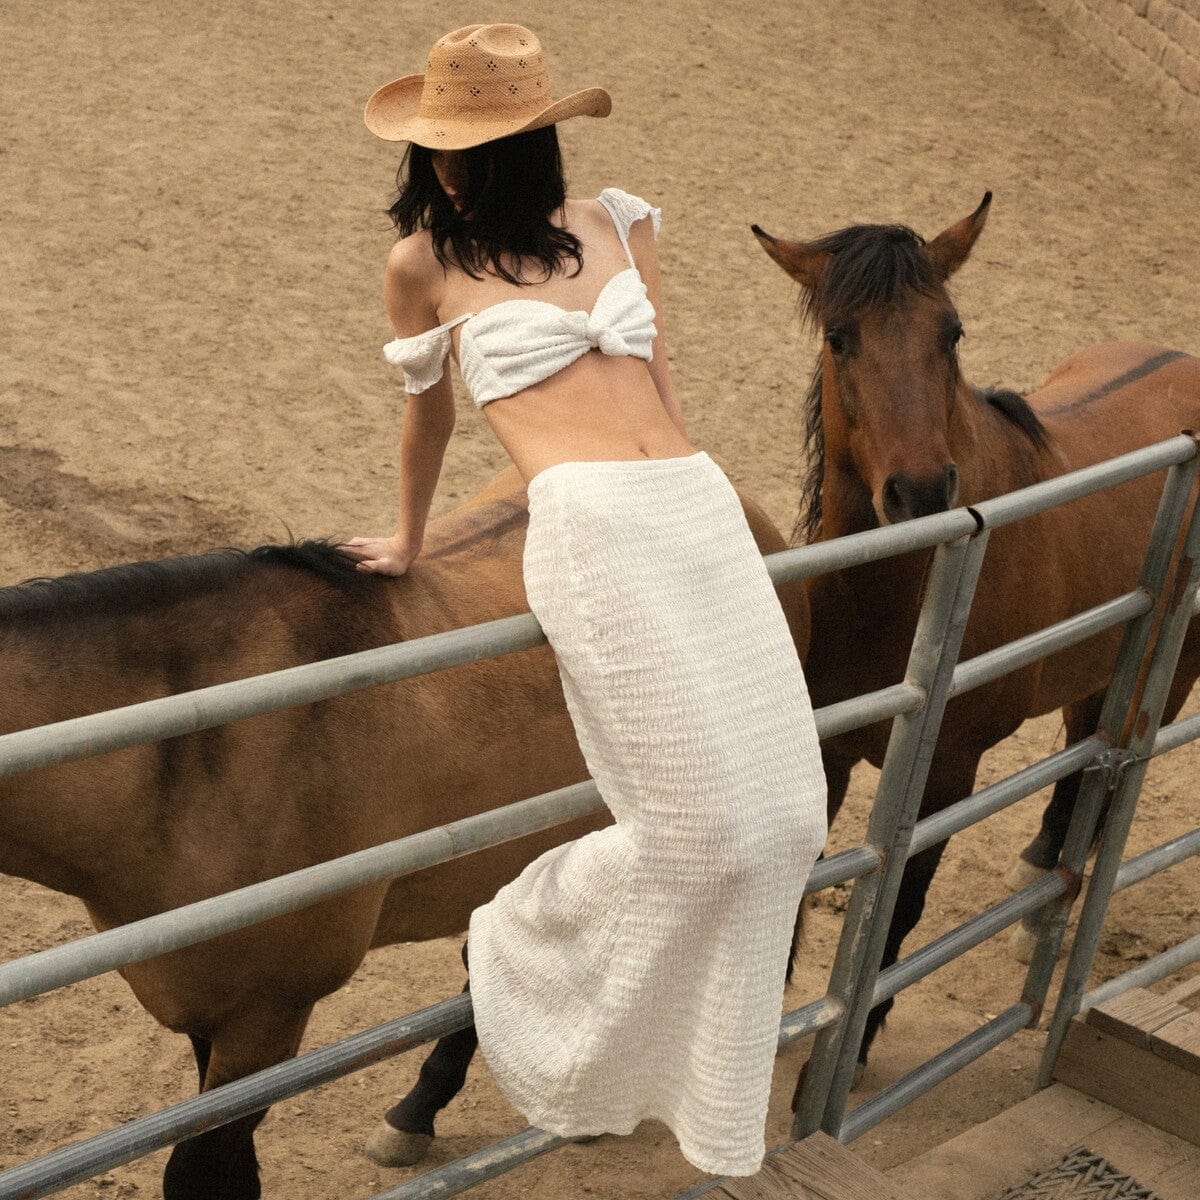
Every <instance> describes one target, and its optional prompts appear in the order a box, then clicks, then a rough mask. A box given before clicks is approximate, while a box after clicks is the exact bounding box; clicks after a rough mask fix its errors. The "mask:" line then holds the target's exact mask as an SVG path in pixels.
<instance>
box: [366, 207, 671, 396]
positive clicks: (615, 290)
mask: <svg viewBox="0 0 1200 1200" xmlns="http://www.w3.org/2000/svg"><path fill="white" fill-rule="evenodd" d="M599 200H600V203H601V204H603V205H604V207H605V208H606V209H607V210H608V213H609V215H610V216H611V217H612V219H613V223H614V224H615V225H616V227H617V233H618V235H619V236H620V239H621V245H622V246H624V247H625V254H626V257H627V258H628V259H629V266H628V267H627V268H626V269H625V270H623V271H619V272H618V273H617V274H616V275H614V276H612V278H610V279H609V280H608V282H607V283H605V285H604V287H603V288H601V289H600V294H599V295H598V296H597V297H596V301H595V303H594V304H593V306H592V309H591V311H590V312H588V311H586V310H584V309H579V310H568V309H565V308H563V307H562V306H561V305H558V304H550V303H548V302H547V301H545V300H526V299H519V300H502V301H500V302H499V303H497V304H490V305H488V307H487V308H483V309H480V310H479V312H475V313H463V314H462V315H461V316H458V317H455V318H454V319H453V320H452V321H447V322H446V323H445V324H444V325H439V326H437V328H436V329H428V330H426V331H425V332H424V333H419V334H417V335H415V336H414V337H408V338H395V339H393V340H392V341H390V342H388V344H387V345H386V346H384V348H383V353H384V355H385V356H386V358H387V360H388V362H390V363H391V364H392V365H393V366H397V367H400V368H401V370H402V371H403V372H404V386H405V389H406V390H407V391H409V392H411V393H413V394H417V393H419V392H423V391H425V389H426V388H430V387H432V386H433V385H434V384H435V383H437V381H438V380H439V379H441V377H442V371H443V369H444V364H445V361H446V356H447V355H448V354H449V353H450V346H451V342H450V331H451V330H452V329H454V328H455V327H456V326H458V325H461V326H462V327H463V331H462V336H461V338H460V340H459V347H458V350H459V365H460V368H461V370H462V377H463V382H464V383H465V384H466V385H467V390H468V391H469V392H470V393H471V399H472V400H473V401H474V402H475V404H476V406H477V407H479V408H482V407H483V406H484V405H485V404H487V403H488V401H490V400H499V399H500V398H501V397H502V396H511V395H513V394H514V393H516V392H519V391H521V390H522V389H524V388H527V387H531V386H532V385H533V384H535V383H540V382H541V381H542V380H543V379H546V378H547V377H549V376H550V375H553V374H554V373H555V372H556V371H561V370H562V369H563V367H566V366H569V365H570V364H571V363H573V362H574V361H575V360H576V359H577V358H580V357H581V356H582V355H584V354H586V353H587V352H588V351H589V350H599V351H600V352H601V353H602V354H611V355H632V356H634V357H635V358H643V359H645V360H646V361H647V362H649V361H650V360H651V358H652V357H653V349H652V346H651V343H652V342H653V341H654V337H655V334H656V332H657V330H656V329H655V327H654V317H655V312H654V305H653V304H651V303H650V300H649V297H648V296H647V294H646V284H645V283H644V281H643V280H642V277H641V274H640V273H639V272H638V269H637V267H636V266H635V265H634V262H633V255H632V253H630V250H629V240H628V237H629V228H630V226H631V225H632V224H633V223H634V221H636V220H639V219H640V218H641V217H644V216H646V215H647V214H650V216H651V219H652V221H653V225H654V236H655V237H657V236H658V230H659V226H660V224H661V222H662V210H661V209H658V208H654V207H653V206H652V205H650V204H647V203H646V201H645V200H643V199H641V197H639V196H633V195H631V194H630V193H629V192H623V191H621V189H620V188H605V189H604V191H602V192H601V193H600V196H599Z"/></svg>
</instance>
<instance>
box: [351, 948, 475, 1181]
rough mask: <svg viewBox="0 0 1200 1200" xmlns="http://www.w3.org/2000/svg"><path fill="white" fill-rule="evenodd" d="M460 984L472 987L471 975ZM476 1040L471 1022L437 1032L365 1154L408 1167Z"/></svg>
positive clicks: (462, 1075) (454, 1089)
mask: <svg viewBox="0 0 1200 1200" xmlns="http://www.w3.org/2000/svg"><path fill="white" fill-rule="evenodd" d="M462 960H463V966H464V967H466V966H467V943H466V941H464V942H463V945H462ZM462 990H463V991H464V992H468V991H470V990H471V981H470V979H468V980H467V982H466V983H464V984H463V986H462ZM478 1043H479V1039H478V1036H477V1035H476V1033H475V1026H474V1025H468V1026H467V1027H466V1029H459V1030H457V1031H456V1032H454V1033H448V1034H446V1035H445V1036H444V1037H440V1038H438V1040H437V1044H436V1045H435V1046H434V1048H433V1050H432V1052H431V1053H430V1055H429V1057H428V1058H426V1060H425V1061H424V1062H423V1063H422V1064H421V1070H420V1072H419V1073H418V1075H417V1082H416V1083H415V1084H413V1086H412V1089H411V1090H410V1091H409V1092H408V1094H407V1095H406V1096H404V1098H403V1099H402V1100H401V1101H400V1103H399V1104H396V1105H393V1107H391V1108H389V1109H388V1110H387V1112H386V1113H385V1114H384V1117H383V1122H382V1123H381V1124H380V1125H379V1127H378V1128H377V1129H376V1130H375V1132H374V1133H373V1134H372V1135H371V1139H370V1141H368V1142H367V1145H366V1155H367V1157H368V1158H369V1159H371V1160H372V1161H373V1162H377V1163H379V1165H380V1166H383V1167H409V1166H412V1165H413V1163H418V1162H420V1161H421V1159H423V1158H424V1157H425V1155H426V1154H427V1153H428V1151H429V1146H430V1144H431V1143H432V1141H433V1138H434V1129H433V1121H434V1118H435V1117H436V1116H437V1114H438V1112H440V1111H441V1109H443V1108H445V1107H446V1105H447V1104H449V1103H450V1101H451V1100H453V1099H454V1097H455V1096H457V1095H458V1093H459V1092H460V1091H461V1090H462V1086H463V1083H464V1082H465V1081H466V1078H467V1067H468V1066H470V1063H471V1057H472V1055H474V1053H475V1047H476V1046H477V1045H478Z"/></svg>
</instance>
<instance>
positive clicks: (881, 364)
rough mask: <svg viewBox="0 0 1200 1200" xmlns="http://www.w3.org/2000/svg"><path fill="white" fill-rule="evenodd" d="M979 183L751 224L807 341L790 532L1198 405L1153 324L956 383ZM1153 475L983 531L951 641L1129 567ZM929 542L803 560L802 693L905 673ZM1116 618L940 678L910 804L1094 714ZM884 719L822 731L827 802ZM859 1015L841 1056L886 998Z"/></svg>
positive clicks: (823, 536) (879, 508) (865, 754)
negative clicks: (999, 751)
mask: <svg viewBox="0 0 1200 1200" xmlns="http://www.w3.org/2000/svg"><path fill="white" fill-rule="evenodd" d="M990 201H991V193H990V192H989V193H988V194H987V195H986V196H985V197H984V199H983V203H982V204H980V206H979V208H978V209H976V211H975V212H973V213H972V214H971V215H970V216H969V217H966V218H964V219H963V220H961V221H959V222H957V223H956V224H954V225H951V226H950V227H949V228H948V229H946V230H945V231H944V232H943V233H941V234H940V235H939V236H938V237H936V238H934V239H933V240H932V241H930V242H928V243H927V242H925V241H924V240H923V239H922V238H921V237H920V236H919V235H918V234H916V233H914V232H913V231H912V230H911V229H909V228H907V227H905V226H897V225H858V226H853V227H850V228H847V229H843V230H840V231H838V232H837V233H833V234H830V235H828V236H825V237H822V238H820V239H819V240H816V241H812V242H799V241H788V240H785V239H782V238H775V237H771V236H770V235H769V234H766V233H764V232H763V231H762V230H761V229H759V228H758V226H751V228H752V230H753V231H754V233H755V234H756V236H757V237H758V239H759V241H760V243H761V244H762V246H763V248H764V249H765V250H766V252H767V253H768V254H769V255H770V256H771V258H772V259H774V261H775V262H776V263H778V264H779V265H780V266H781V267H782V268H783V269H784V270H785V271H786V272H787V273H788V274H789V275H790V276H791V277H792V278H793V279H795V280H797V281H798V282H799V283H800V284H801V286H802V288H803V300H804V305H805V316H806V318H807V319H808V321H809V322H810V323H811V324H812V325H814V326H816V327H817V328H818V329H819V330H820V333H821V335H822V339H823V343H822V347H821V351H820V354H819V357H818V360H817V365H816V370H815V373H814V376H813V380H812V385H811V387H810V389H809V392H808V399H807V433H808V441H809V449H810V451H811V454H812V467H811V474H810V476H809V482H808V487H807V489H806V501H807V503H806V506H805V509H804V511H802V513H801V515H800V519H799V520H798V522H797V525H796V529H795V530H794V531H793V534H792V540H793V542H797V541H799V540H801V538H802V537H803V536H804V535H807V537H808V540H810V541H814V540H815V541H824V540H827V539H829V538H836V537H839V536H841V535H843V534H847V533H854V532H856V531H859V530H864V529H869V528H872V527H874V526H878V525H883V524H888V523H890V522H895V521H904V520H908V519H910V518H912V517H917V516H921V515H923V514H927V513H934V512H941V511H944V510H945V509H948V508H950V507H952V506H955V505H963V504H967V505H969V504H975V503H977V502H979V501H981V500H984V499H986V498H988V497H991V496H995V495H998V494H1000V493H1003V492H1008V491H1012V490H1013V489H1016V488H1020V487H1024V486H1026V485H1028V484H1032V483H1036V482H1037V481H1039V480H1043V479H1048V478H1050V477H1051V476H1054V475H1059V474H1062V473H1064V472H1066V471H1069V470H1074V469H1076V468H1079V467H1084V466H1087V465H1089V464H1091V463H1096V462H1100V461H1101V460H1103V459H1106V458H1111V457H1113V456H1115V455H1118V454H1121V453H1124V452H1126V451H1130V450H1134V449H1136V448H1138V447H1140V446H1144V445H1147V444H1149V443H1152V442H1156V441H1160V440H1162V439H1164V438H1167V437H1171V436H1173V435H1175V434H1177V433H1179V431H1180V430H1181V428H1184V427H1190V428H1197V427H1200V360H1198V359H1196V358H1194V357H1190V356H1189V355H1187V354H1184V353H1181V352H1179V351H1177V350H1171V349H1168V348H1166V347H1163V346H1160V345H1156V344H1154V343H1150V342H1117V343H1109V344H1105V345H1100V346H1094V347H1092V348H1090V349H1087V350H1082V351H1080V352H1079V353H1077V354H1075V355H1073V356H1072V357H1071V358H1069V359H1067V360H1066V361H1065V362H1063V363H1062V364H1061V365H1060V366H1058V367H1057V368H1055V370H1054V371H1053V372H1052V373H1051V375H1050V377H1049V378H1048V379H1047V380H1046V382H1045V383H1044V384H1043V385H1042V386H1041V387H1040V388H1038V389H1037V391H1035V392H1033V393H1032V394H1031V395H1029V396H1028V397H1024V398H1023V397H1021V396H1019V395H1016V394H1015V393H1013V392H1009V391H984V390H981V389H979V388H976V387H973V386H971V385H970V384H969V383H967V381H966V380H965V379H964V378H963V376H962V372H961V371H960V369H959V362H958V355H957V352H956V347H957V344H958V341H959V338H960V337H961V336H962V332H963V330H962V324H961V323H960V321H959V318H958V314H957V313H956V312H955V309H954V306H953V304H952V303H951V301H950V297H949V295H948V294H947V291H946V281H947V280H948V279H949V277H950V276H951V275H952V274H953V273H954V271H955V270H957V269H958V267H960V266H961V265H962V264H963V262H964V261H965V260H966V258H967V256H968V255H969V253H970V251H971V248H972V246H973V245H974V243H975V240H976V238H977V237H978V236H979V234H980V231H981V230H982V229H983V226H984V222H985V220H986V217H987V212H988V207H989V204H990ZM1160 489H1161V477H1159V476H1152V477H1149V478H1145V479H1141V480H1136V481H1133V482H1130V483H1127V484H1125V485H1122V486H1121V487H1119V488H1116V489H1114V490H1110V491H1106V492H1103V493H1101V494H1099V495H1095V496H1092V497H1090V498H1088V499H1084V500H1079V501H1076V502H1074V503H1072V504H1069V505H1066V506H1064V507H1061V508H1057V509H1054V510H1052V511H1050V512H1047V513H1045V514H1043V515H1041V516H1038V517H1034V518H1030V519H1028V520H1025V521H1021V522H1018V523H1016V524H1015V525H1013V526H1007V527H1004V528H1001V529H999V530H997V531H996V532H994V533H993V534H992V536H991V540H990V544H989V548H988V552H987V557H986V560H985V565H984V567H983V573H982V576H981V578H980V580H979V585H978V590H977V592H976V598H975V603H974V608H973V610H972V614H971V619H970V622H969V624H968V626H967V630H966V636H965V640H964V642H963V647H962V656H963V657H964V658H967V657H971V656H974V655H977V654H980V653H982V652H983V651H986V650H989V649H991V648H993V647H995V646H999V645H1001V644H1003V643H1005V642H1009V641H1012V640H1013V639H1014V638H1018V637H1021V636H1022V635H1024V634H1027V633H1030V632H1032V631H1033V630H1036V629H1038V628H1040V627H1043V626H1046V625H1049V624H1051V623H1053V622H1056V621H1060V620H1062V619H1063V618H1065V617H1067V616H1069V615H1071V614H1072V613H1077V612H1079V611H1081V610H1083V609H1086V608H1089V607H1091V606H1093V605H1096V604H1098V603H1100V602H1102V601H1103V600H1105V599H1108V598H1110V597H1112V596H1114V595H1116V594H1119V593H1122V592H1125V591H1128V590H1130V589H1132V588H1133V587H1134V586H1136V582H1137V578H1138V571H1139V567H1140V564H1141V559H1142V556H1143V553H1144V551H1145V546H1146V542H1147V537H1148V534H1149V531H1150V527H1151V524H1152V522H1153V518H1154V514H1155V511H1156V507H1157V501H1158V494H1159V491H1160ZM930 555H931V552H929V551H925V552H921V553H917V554H909V555H905V556H903V557H900V558H891V559H887V560H885V561H883V562H877V563H870V564H867V565H864V566H860V567H855V568H853V569H850V570H845V571H839V572H836V573H833V574H830V575H827V576H822V577H820V578H817V579H813V580H812V581H811V583H810V587H809V600H810V603H811V605H812V629H813V632H812V644H811V649H810V651H809V656H808V659H807V661H806V672H807V675H808V678H809V682H810V688H811V692H812V698H813V703H814V704H816V705H826V704H832V703H834V702H836V701H839V700H844V699H846V698H848V697H850V696H854V695H857V694H859V693H862V692H866V691H871V690H873V689H876V688H880V687H883V686H885V685H888V684H892V683H895V682H896V681H898V680H899V679H902V678H903V676H904V671H905V664H906V659H907V655H908V649H909V646H910V644H911V642H912V636H913V632H914V629H915V625H916V618H917V610H918V606H919V603H920V600H921V593H922V584H923V580H924V579H925V576H926V571H927V568H928V565H929V560H930ZM1198 634H1200V629H1198V628H1197V627H1195V626H1193V629H1192V631H1191V632H1190V633H1189V635H1188V638H1187V641H1186V644H1185V645H1184V648H1183V653H1182V656H1181V659H1180V663H1179V669H1178V673H1177V676H1176V680H1175V684H1174V686H1173V689H1172V691H1171V695H1170V698H1169V700H1168V702H1167V712H1166V717H1165V719H1166V720H1170V719H1172V718H1173V717H1174V715H1175V714H1176V713H1177V712H1178V711H1179V708H1180V706H1181V705H1182V704H1183V702H1184V700H1185V698H1186V696H1187V693H1188V691H1189V689H1190V688H1191V686H1192V683H1193V681H1194V680H1195V679H1196V677H1197V675H1198V674H1200V636H1198ZM1119 639H1120V630H1119V629H1117V630H1111V631H1109V632H1108V633H1107V634H1105V635H1104V636H1102V637H1100V638H1098V639H1092V640H1090V641H1087V642H1085V643H1083V644H1082V645H1080V646H1077V647H1075V648H1073V649H1069V650H1064V651H1061V652H1059V653H1057V654H1054V655H1052V656H1051V657H1050V658H1048V659H1046V660H1044V661H1042V662H1039V663H1036V664H1034V665H1032V666H1029V667H1026V668H1024V669H1022V670H1019V671H1016V672H1013V673H1012V674H1010V675H1007V676H1005V677H1003V678H1001V679H999V680H997V681H995V682H994V683H992V684H989V685H987V686H986V687H981V688H978V689H976V690H975V691H972V692H969V693H967V694H965V695H963V696H959V697H956V698H954V699H952V700H951V701H950V703H949V705H948V707H947V709H946V713H945V719H944V721H943V724H942V729H941V735H940V738H939V740H938V745H937V751H936V754H935V756H934V759H933V764H932V768H931V770H930V773H929V778H928V783H927V785H926V789H925V795H924V800H923V803H922V808H921V813H922V815H928V814H929V813H933V812H937V811H938V810H940V809H942V808H945V807H946V806H947V805H949V804H952V803H954V802H955V801H956V800H960V799H962V798H963V797H965V796H968V795H970V794H971V792H972V789H973V786H974V781H975V773H976V769H977V767H978V765H979V759H980V756H981V755H982V754H983V752H984V751H985V750H987V749H988V747H990V746H994V745H995V744H996V743H997V742H999V741H1001V740H1002V739H1003V738H1006V737H1008V736H1009V734H1011V733H1012V732H1013V731H1014V730H1016V729H1017V727H1018V726H1019V725H1020V724H1021V722H1022V721H1024V720H1026V719H1027V718H1029V717H1034V716H1037V715H1039V714H1041V713H1047V712H1051V711H1052V710H1054V709H1057V708H1061V709H1062V710H1063V713H1064V716H1065V719H1066V728H1067V736H1068V739H1069V740H1070V741H1075V740H1077V739H1079V738H1082V737H1085V736H1088V735H1090V734H1091V733H1093V732H1094V731H1095V728H1096V724H1097V721H1098V718H1099V709H1100V703H1101V700H1102V697H1103V693H1104V689H1105V686H1106V684H1107V682H1108V679H1109V675H1110V673H1111V668H1112V663H1113V659H1114V657H1115V653H1116V647H1117V644H1118V642H1119ZM887 736H888V725H887V723H880V724H876V725H873V726H871V727H869V728H866V729H861V730H858V731H855V732H853V733H847V734H844V735H841V736H839V737H836V738H832V739H830V740H829V741H827V742H826V743H825V744H824V746H823V751H824V759H825V771H826V776H827V778H828V781H829V803H830V816H831V819H832V816H833V815H834V814H835V813H836V812H837V810H838V808H839V807H840V806H841V803H842V800H843V799H844V797H845V793H846V787H847V784H848V782H849V777H850V771H851V768H852V767H853V766H854V765H855V763H857V762H858V761H860V760H861V759H864V758H865V759H867V760H868V761H869V762H871V763H873V764H874V765H875V766H879V765H880V764H881V763H882V761H883V754H884V748H885V745H886V741H887ZM1079 783H1080V776H1079V775H1078V774H1077V775H1076V776H1074V777H1072V778H1069V779H1064V780H1063V781H1062V782H1061V783H1059V785H1058V786H1057V787H1056V789H1055V794H1054V799H1053V801H1052V804H1051V807H1050V810H1048V817H1047V821H1046V828H1045V829H1044V830H1043V832H1042V834H1040V835H1039V838H1038V840H1036V841H1035V842H1034V843H1033V844H1032V845H1031V846H1030V847H1029V848H1027V849H1026V850H1025V851H1024V852H1023V857H1024V858H1025V859H1026V860H1027V861H1028V862H1030V863H1033V864H1036V865H1037V866H1043V867H1044V866H1053V865H1054V863H1055V862H1056V861H1057V858H1058V854H1059V851H1060V849H1061V845H1062V837H1063V832H1064V830H1065V824H1064V822H1063V820H1062V817H1063V814H1066V815H1067V816H1069V814H1070V810H1071V807H1072V806H1073V802H1074V798H1075V794H1076V793H1077V791H1078V788H1079ZM944 849H945V843H944V842H943V843H942V844H940V845H937V846H933V847H930V848H929V849H928V850H926V851H924V852H922V853H920V854H917V855H915V856H914V857H913V858H912V859H911V861H910V862H909V863H908V865H907V868H906V870H905V873H904V879H903V883H902V887H901V892H900V896H899V898H898V901H897V905H896V911H895V915H894V918H893V921H892V926H891V929H890V932H889V936H888V939H887V944H886V949H885V952H884V958H883V966H885V967H886V966H889V965H890V964H892V963H894V962H895V961H896V959H897V957H898V955H899V951H900V946H901V944H902V942H903V940H904V938H905V937H906V936H907V935H908V933H909V932H910V931H911V930H912V929H913V927H914V926H915V925H916V923H917V921H918V919H919V918H920V915H921V911H922V908H923V906H924V902H925V894H926V891H927V890H928V887H929V884H930V881H931V879H932V878H933V874H934V871H935V869H936V868H937V864H938V860H939V859H940V858H941V855H942V851H943V850H944ZM891 1005H892V1001H891V1000H888V1001H886V1002H885V1003H884V1004H881V1005H880V1006H879V1007H878V1008H877V1009H875V1010H874V1011H873V1012H872V1013H871V1016H870V1019H869V1021H868V1023H867V1027H866V1031H865V1035H864V1038H863V1042H862V1046H861V1048H860V1051H859V1061H860V1062H863V1063H865V1061H866V1056H867V1051H868V1048H869V1046H870V1043H871V1041H872V1039H873V1037H874V1035H875V1033H876V1032H877V1031H878V1028H879V1025H880V1024H881V1023H882V1021H883V1019H884V1017H885V1016H886V1014H887V1011H888V1009H890V1007H891Z"/></svg>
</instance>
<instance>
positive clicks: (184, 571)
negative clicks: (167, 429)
mask: <svg viewBox="0 0 1200 1200" xmlns="http://www.w3.org/2000/svg"><path fill="white" fill-rule="evenodd" d="M271 566H282V567H290V568H292V569H294V570H297V571H303V572H306V573H308V574H309V575H312V576H315V577H316V578H318V579H320V580H322V581H324V582H325V583H327V584H329V585H330V586H331V587H334V588H336V589H338V590H339V591H341V592H344V593H346V594H348V595H353V596H358V595H363V594H365V593H366V591H367V589H368V588H370V586H371V582H372V581H371V576H369V575H368V574H367V573H366V572H363V571H359V570H358V569H357V568H356V566H355V563H354V560H353V559H351V558H349V557H347V556H346V555H344V554H342V552H341V551H339V550H337V549H336V548H335V543H333V542H332V541H329V540H326V539H319V538H306V539H303V540H301V541H298V542H292V543H290V544H288V545H274V544H268V545H263V546H256V547H255V548H254V549H252V550H239V549H224V550H214V551H211V552H209V553H207V554H190V555H186V556H183V557H179V558H164V559H158V560H156V561H151V562H134V563H123V564H122V565H120V566H116V567H105V568H103V569H102V570H99V571H79V572H76V573H74V574H70V575H59V576H57V577H55V578H46V577H39V578H35V579H27V580H25V581H24V582H23V583H18V584H14V585H13V586H11V587H6V588H0V622H10V621H18V620H23V619H24V620H29V619H39V620H54V619H56V618H69V619H78V618H81V617H85V616H93V615H110V614H113V613H116V612H123V613H129V612H134V611H141V610H145V609H148V608H151V607H155V606H157V605H161V604H164V603H169V602H170V601H172V600H177V599H180V598H182V597H186V596H192V595H195V594H197V593H200V592H207V591H212V590H214V589H216V588H219V587H222V586H224V585H225V584H228V583H230V582H232V581H233V580H235V579H240V578H243V577H244V576H246V575H247V574H249V573H250V572H253V571H256V570H259V569H260V568H262V567H271Z"/></svg>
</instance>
